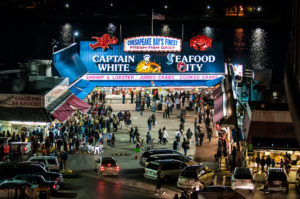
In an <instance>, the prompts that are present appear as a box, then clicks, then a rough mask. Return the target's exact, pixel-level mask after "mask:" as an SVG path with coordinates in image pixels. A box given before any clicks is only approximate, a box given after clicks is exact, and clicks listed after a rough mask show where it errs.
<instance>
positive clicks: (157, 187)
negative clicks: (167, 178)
mask: <svg viewBox="0 0 300 199" xmlns="http://www.w3.org/2000/svg"><path fill="white" fill-rule="evenodd" d="M162 183H163V179H162V177H161V170H160V168H159V169H158V170H157V181H156V187H155V195H158V191H160V192H161V193H162V194H165V193H166V192H165V191H163V189H162V188H161V186H162Z"/></svg>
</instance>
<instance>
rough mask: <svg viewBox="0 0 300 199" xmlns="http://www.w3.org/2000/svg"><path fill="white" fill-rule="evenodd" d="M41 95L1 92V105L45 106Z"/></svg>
mask: <svg viewBox="0 0 300 199" xmlns="http://www.w3.org/2000/svg"><path fill="white" fill-rule="evenodd" d="M44 106H45V105H44V97H43V96H41V95H22V94H0V107H22V108H44Z"/></svg>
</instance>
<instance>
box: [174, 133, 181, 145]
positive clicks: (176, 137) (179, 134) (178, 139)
mask: <svg viewBox="0 0 300 199" xmlns="http://www.w3.org/2000/svg"><path fill="white" fill-rule="evenodd" d="M180 137H181V133H180V131H179V130H178V129H177V131H176V132H175V139H176V140H177V150H179V148H180Z"/></svg>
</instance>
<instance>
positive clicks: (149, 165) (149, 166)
mask: <svg viewBox="0 0 300 199" xmlns="http://www.w3.org/2000/svg"><path fill="white" fill-rule="evenodd" d="M158 167H159V165H158V164H152V163H150V164H148V166H147V167H146V168H147V169H152V170H157V169H158Z"/></svg>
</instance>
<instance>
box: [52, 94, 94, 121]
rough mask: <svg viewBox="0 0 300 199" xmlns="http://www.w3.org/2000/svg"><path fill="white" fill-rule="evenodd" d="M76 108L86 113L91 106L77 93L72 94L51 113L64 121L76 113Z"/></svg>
mask: <svg viewBox="0 0 300 199" xmlns="http://www.w3.org/2000/svg"><path fill="white" fill-rule="evenodd" d="M76 109H78V110H79V111H81V112H83V113H86V112H87V111H88V110H89V109H90V106H89V104H88V103H86V102H84V101H82V100H80V99H79V98H78V97H76V96H75V95H72V96H70V97H69V98H68V99H67V100H65V101H64V102H63V103H62V104H61V105H60V106H59V107H58V108H57V109H55V110H54V111H52V112H51V114H52V116H53V117H55V118H56V119H58V120H59V121H61V122H64V121H65V120H67V119H68V118H69V117H70V116H71V115H72V114H73V113H74V111H75V110H76Z"/></svg>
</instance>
